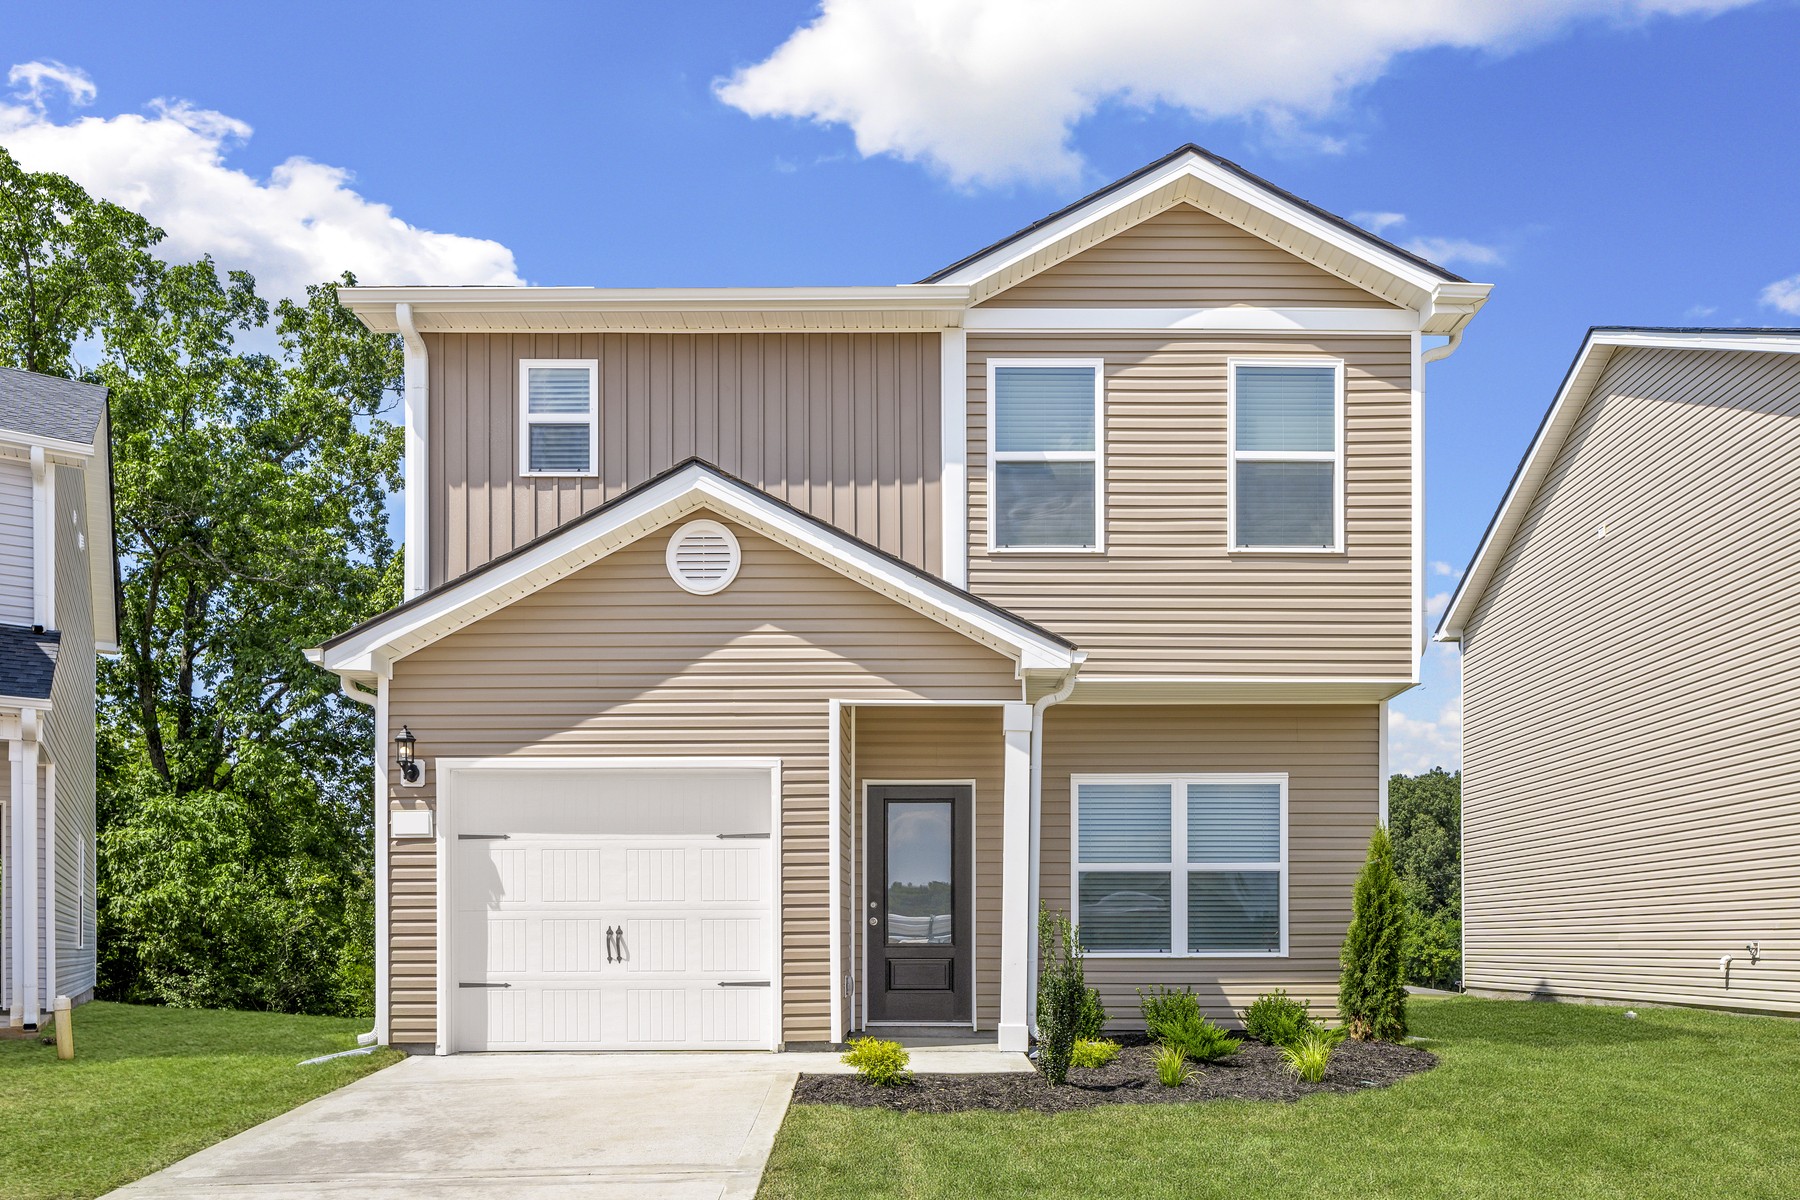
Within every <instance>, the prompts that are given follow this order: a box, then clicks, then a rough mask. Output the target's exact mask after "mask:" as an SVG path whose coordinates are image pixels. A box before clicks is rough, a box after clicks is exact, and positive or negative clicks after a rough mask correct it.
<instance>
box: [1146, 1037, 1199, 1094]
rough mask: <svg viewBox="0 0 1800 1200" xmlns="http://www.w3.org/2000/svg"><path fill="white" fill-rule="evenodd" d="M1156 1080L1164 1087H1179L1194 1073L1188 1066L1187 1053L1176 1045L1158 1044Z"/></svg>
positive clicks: (1155, 1060)
mask: <svg viewBox="0 0 1800 1200" xmlns="http://www.w3.org/2000/svg"><path fill="white" fill-rule="evenodd" d="M1153 1061H1154V1062H1155V1063H1156V1081H1157V1082H1158V1083H1160V1084H1162V1085H1163V1086H1164V1087H1171V1088H1172V1087H1180V1086H1181V1085H1182V1084H1184V1083H1186V1082H1187V1081H1188V1080H1189V1078H1191V1077H1192V1076H1193V1074H1194V1070H1193V1068H1192V1067H1190V1066H1188V1062H1187V1054H1186V1053H1184V1052H1183V1051H1182V1050H1181V1048H1180V1047H1178V1046H1158V1047H1157V1048H1156V1057H1155V1059H1154V1060H1153Z"/></svg>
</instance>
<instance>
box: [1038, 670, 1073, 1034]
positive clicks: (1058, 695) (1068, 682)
mask: <svg viewBox="0 0 1800 1200" xmlns="http://www.w3.org/2000/svg"><path fill="white" fill-rule="evenodd" d="M1086 658H1087V656H1086V655H1085V654H1083V655H1080V656H1079V657H1078V658H1077V659H1076V662H1075V666H1074V668H1073V669H1072V670H1070V672H1069V673H1068V674H1067V675H1066V676H1064V677H1063V682H1062V686H1061V687H1059V688H1057V689H1056V690H1055V691H1054V692H1050V693H1047V694H1045V695H1042V696H1039V697H1038V698H1037V701H1036V702H1035V703H1033V704H1032V706H1031V929H1030V936H1029V938H1028V939H1027V942H1026V944H1027V945H1028V946H1030V948H1031V956H1030V958H1029V960H1028V961H1027V963H1026V967H1025V1013H1026V1024H1027V1025H1028V1026H1029V1027H1030V1029H1031V1035H1032V1036H1033V1037H1036V1036H1037V981H1038V940H1037V919H1038V905H1039V903H1040V901H1039V899H1038V890H1039V889H1038V882H1039V876H1040V875H1041V874H1042V871H1041V870H1040V863H1039V855H1040V853H1041V850H1042V846H1043V840H1044V832H1043V826H1044V712H1045V710H1046V709H1048V708H1049V707H1050V706H1051V705H1052V704H1061V703H1062V702H1063V701H1064V700H1067V699H1068V698H1069V693H1070V692H1073V691H1074V690H1075V678H1076V676H1077V675H1079V674H1080V673H1081V664H1082V662H1083V661H1085V659H1086Z"/></svg>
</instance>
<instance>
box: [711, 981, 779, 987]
mask: <svg viewBox="0 0 1800 1200" xmlns="http://www.w3.org/2000/svg"><path fill="white" fill-rule="evenodd" d="M719 986H720V987H768V986H769V981H768V980H766V979H733V980H721V981H720V982H719Z"/></svg>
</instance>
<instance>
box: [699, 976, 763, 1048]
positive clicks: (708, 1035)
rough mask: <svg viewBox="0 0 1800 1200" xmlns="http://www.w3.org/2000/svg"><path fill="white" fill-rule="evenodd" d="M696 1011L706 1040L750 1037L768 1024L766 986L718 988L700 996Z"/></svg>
mask: <svg viewBox="0 0 1800 1200" xmlns="http://www.w3.org/2000/svg"><path fill="white" fill-rule="evenodd" d="M700 1012H701V1026H702V1032H701V1036H702V1037H704V1038H705V1039H706V1040H707V1041H709V1042H745V1041H750V1040H751V1039H753V1038H755V1037H756V1036H757V1032H758V1031H759V1030H763V1029H767V1028H768V1027H769V989H767V988H719V989H716V990H715V991H712V992H709V993H707V994H706V995H703V996H701V997H700Z"/></svg>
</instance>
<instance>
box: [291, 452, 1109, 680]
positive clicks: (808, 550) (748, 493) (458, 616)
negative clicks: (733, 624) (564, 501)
mask: <svg viewBox="0 0 1800 1200" xmlns="http://www.w3.org/2000/svg"><path fill="white" fill-rule="evenodd" d="M701 509H705V510H708V511H711V512H714V513H718V514H720V515H722V516H724V517H726V518H727V519H729V520H733V521H736V522H738V523H739V524H741V525H743V526H745V527H747V528H749V529H751V530H754V531H755V532H757V533H759V534H761V535H762V536H764V537H767V538H769V539H770V540H771V541H774V542H777V543H778V544H781V545H784V546H787V547H788V548H789V549H792V550H796V551H798V552H800V553H801V554H804V555H806V556H807V557H809V558H811V559H813V560H814V561H816V562H819V563H822V564H824V565H825V566H827V567H830V568H831V569H833V570H835V571H837V572H838V573H839V574H841V575H844V576H846V577H847V578H850V579H852V580H855V581H856V582H858V583H861V584H863V585H864V586H865V587H868V588H871V589H873V590H875V591H878V592H881V593H882V594H884V595H886V596H888V597H889V598H891V599H893V600H895V601H897V602H899V603H900V604H902V605H905V606H906V607H908V608H911V609H913V610H915V611H917V612H920V613H922V614H924V615H925V616H928V617H931V618H932V619H934V620H936V621H937V622H938V623H939V624H942V625H945V626H947V627H949V628H951V629H954V630H956V631H957V632H960V633H962V634H964V635H965V636H967V637H970V638H972V639H973V640H975V641H977V642H980V643H982V644H984V645H987V646H989V647H991V648H993V649H995V650H997V651H1000V652H1001V653H1004V654H1006V655H1008V656H1009V657H1011V658H1013V659H1015V660H1017V661H1018V663H1019V669H1020V671H1021V672H1024V671H1031V670H1045V671H1066V670H1068V669H1069V668H1071V667H1073V666H1075V665H1076V664H1078V663H1079V662H1081V660H1082V659H1083V657H1084V655H1083V654H1082V653H1081V652H1080V651H1079V650H1077V649H1076V648H1075V646H1074V644H1073V643H1072V642H1070V641H1068V640H1067V639H1066V638H1063V637H1060V636H1058V635H1057V634H1054V633H1051V632H1050V631H1049V630H1047V629H1044V628H1043V627H1042V626H1039V625H1034V624H1032V623H1031V622H1030V621H1027V620H1025V619H1023V618H1022V617H1018V616H1015V615H1013V614H1012V613H1010V612H1007V611H1006V610H1005V609H1003V608H1001V607H999V606H998V605H996V604H993V603H992V602H990V601H987V600H983V599H981V598H980V597H979V596H974V595H971V594H970V593H968V592H966V591H964V590H962V589H961V588H957V587H953V586H952V585H950V584H948V583H945V582H944V581H943V580H942V579H939V578H938V577H937V576H935V575H932V574H930V573H929V572H926V571H921V570H920V569H918V568H917V567H914V566H912V565H911V564H909V563H907V562H905V561H903V560H901V559H899V558H896V557H895V556H893V555H891V554H889V553H887V552H886V551H883V550H881V549H879V548H877V547H875V546H872V545H870V544H869V543H867V542H865V541H862V540H861V539H859V538H855V537H852V536H851V535H849V534H847V533H845V532H843V531H842V530H840V529H838V528H836V527H834V526H832V525H829V524H827V523H826V522H824V521H821V520H819V519H818V518H816V517H813V516H811V515H809V514H807V513H804V512H802V511H800V510H799V509H797V508H795V507H793V506H792V505H790V504H788V503H786V502H784V501H782V500H778V499H776V498H775V497H774V496H771V495H769V494H768V493H767V492H764V491H762V490H760V489H759V488H755V487H752V486H751V485H749V484H747V483H745V482H744V481H742V480H740V479H738V478H736V477H735V476H732V475H729V474H726V473H725V472H724V471H721V470H719V469H718V468H717V467H715V466H713V465H712V464H710V463H707V462H705V461H703V460H701V459H697V458H690V459H688V460H687V461H685V462H682V463H679V464H677V465H676V466H674V467H671V468H670V469H669V470H667V471H664V472H663V473H662V474H660V475H657V476H656V477H655V478H653V479H650V480H648V481H646V482H644V483H643V484H640V485H639V486H637V487H635V488H632V489H631V490H629V491H627V492H624V493H622V494H621V495H619V496H618V497H616V498H614V499H612V500H610V501H608V502H607V503H605V504H603V505H601V506H600V507H598V508H596V509H594V510H593V511H591V512H589V513H586V514H584V515H582V516H580V517H577V518H576V519H575V520H573V521H570V522H568V523H566V524H564V525H561V526H559V527H558V528H556V529H554V530H552V531H550V532H549V533H546V534H543V535H541V536H540V537H537V538H534V539H533V540H531V541H529V542H526V543H525V544H524V545H522V546H519V547H518V548H517V549H514V550H512V551H509V552H508V553H506V554H503V555H501V556H500V557H499V558H496V559H494V560H492V561H491V562H488V563H486V564H485V565H483V566H481V567H479V568H477V569H476V570H474V571H471V572H469V573H468V574H466V575H463V576H461V577H460V578H457V579H455V580H452V581H450V582H448V583H445V584H443V585H441V586H439V587H436V588H433V589H432V590H431V591H428V592H426V593H424V594H423V595H420V596H416V597H414V598H413V599H411V600H409V601H407V602H406V603H405V604H402V605H400V606H399V607H398V608H394V609H391V610H390V611H388V612H386V613H383V614H382V615H381V616H379V617H375V618H374V619H372V620H370V621H366V622H364V623H363V624H361V625H358V626H356V627H355V628H354V629H351V630H349V631H347V632H345V633H342V634H339V635H338V636H337V637H334V638H332V639H331V640H329V641H327V642H325V643H324V644H323V645H322V646H320V647H318V648H317V649H315V650H309V651H307V656H308V657H309V658H310V659H311V660H312V661H313V662H315V663H317V664H319V665H320V666H323V667H325V668H326V669H327V670H331V671H336V672H337V673H338V674H340V675H345V676H350V677H354V678H368V677H370V676H373V675H374V674H375V673H376V670H377V664H378V663H380V662H392V661H394V660H396V659H399V658H402V657H404V656H406V655H408V654H411V653H413V652H415V651H417V650H420V649H423V648H424V647H425V646H428V645H430V644H431V643H432V642H435V641H437V640H439V639H440V638H443V637H446V636H448V635H449V634H451V633H453V632H455V631H456V630H458V629H461V628H463V627H464V626H466V625H468V624H470V623H471V622H474V621H477V620H479V619H480V618H482V617H484V616H487V615H488V614H490V613H492V612H495V611H498V610H499V609H501V608H504V607H505V606H506V605H508V604H510V603H512V602H513V601H514V600H517V599H519V598H521V597H523V596H526V595H529V594H531V593H533V592H535V591H537V590H539V589H540V588H543V587H545V586H547V585H549V584H551V583H554V582H556V581H557V580H559V579H562V578H565V577H567V576H569V575H571V574H573V573H574V572H576V571H578V570H581V569H582V568H583V567H587V566H590V565H592V564H593V563H595V562H598V561H600V560H601V559H602V558H604V557H606V556H607V555H608V554H611V553H613V552H614V551H615V550H618V549H621V548H622V547H624V546H627V545H629V544H631V543H632V542H635V541H637V540H638V539H639V538H642V537H645V536H647V535H648V534H650V533H652V532H654V531H655V530H657V529H660V528H663V527H664V526H667V525H669V524H671V523H673V522H674V521H676V520H679V519H680V518H681V517H683V516H686V515H687V514H689V513H692V512H695V511H697V510H701Z"/></svg>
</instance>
